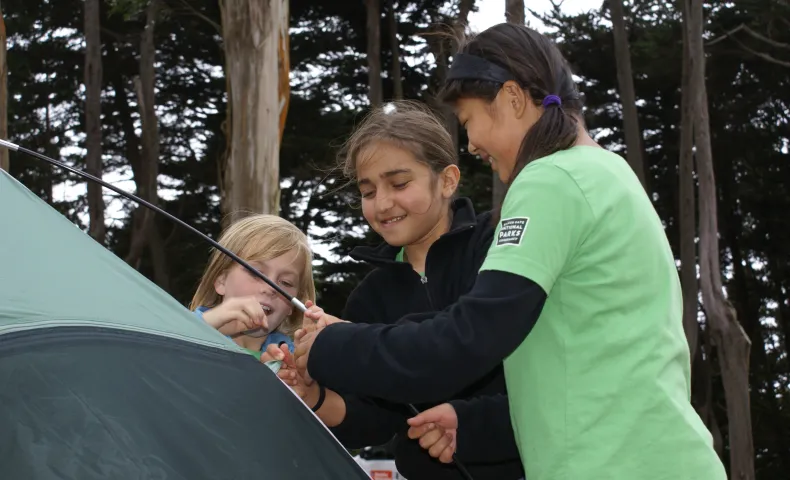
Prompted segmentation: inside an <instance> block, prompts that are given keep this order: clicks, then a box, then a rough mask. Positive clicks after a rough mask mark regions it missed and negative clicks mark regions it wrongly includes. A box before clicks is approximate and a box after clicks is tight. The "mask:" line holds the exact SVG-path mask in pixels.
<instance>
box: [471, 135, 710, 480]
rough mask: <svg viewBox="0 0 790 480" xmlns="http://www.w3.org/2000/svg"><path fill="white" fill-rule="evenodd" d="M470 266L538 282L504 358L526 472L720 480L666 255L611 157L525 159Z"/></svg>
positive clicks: (566, 477) (659, 231)
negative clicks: (531, 317) (524, 331)
mask: <svg viewBox="0 0 790 480" xmlns="http://www.w3.org/2000/svg"><path fill="white" fill-rule="evenodd" d="M481 270H499V271H505V272H511V273H515V274H517V275H521V276H524V277H526V278H529V279H531V280H532V281H534V282H535V283H537V284H538V285H540V286H541V287H542V288H543V289H544V290H545V291H546V292H547V293H548V299H547V300H546V304H545V306H544V308H543V312H542V313H541V315H540V318H539V319H538V321H537V324H536V325H535V327H534V328H533V330H532V332H531V333H530V334H529V336H528V337H527V338H526V339H525V340H524V342H523V343H522V344H521V345H520V346H519V347H518V348H517V349H516V350H515V351H514V352H513V353H512V354H511V355H510V356H509V357H508V358H507V359H505V361H504V366H505V378H506V381H507V389H508V395H509V400H510V412H511V419H512V424H513V429H514V433H515V436H516V441H517V443H518V446H519V450H520V453H521V458H522V461H523V463H524V468H525V471H526V478H527V479H529V480H549V479H550V480H578V479H595V480H604V479H605V480H659V479H661V480H726V474H725V470H724V467H723V465H722V463H721V462H720V460H719V458H718V457H717V455H716V453H715V451H714V450H713V441H712V437H711V435H710V433H709V432H708V430H707V429H706V427H705V425H704V424H703V423H702V421H701V420H700V418H699V416H698V415H697V413H696V412H695V410H694V408H693V407H692V406H691V403H690V400H689V399H690V390H691V387H690V359H689V349H688V345H687V343H686V338H685V335H684V332H683V324H682V299H681V289H680V282H679V279H678V274H677V270H676V267H675V259H674V257H673V255H672V251H671V249H670V246H669V243H668V241H667V238H666V234H665V233H664V229H663V226H662V223H661V220H660V219H659V217H658V215H657V213H656V211H655V210H654V208H653V206H652V204H651V203H650V201H649V199H648V197H647V195H645V192H644V190H643V189H642V186H641V185H640V183H639V181H638V180H637V177H636V176H635V175H634V173H633V172H632V171H631V169H630V167H629V166H628V164H627V163H626V162H625V161H624V160H623V159H622V158H621V157H619V156H617V155H615V154H612V153H610V152H607V151H606V150H603V149H599V148H595V147H583V146H580V147H574V148H571V149H568V150H564V151H561V152H558V153H555V154H553V155H550V156H548V157H545V158H542V159H539V160H537V161H534V162H532V163H531V164H529V165H528V166H527V167H526V168H525V169H524V170H523V171H522V172H521V173H520V174H519V175H518V177H517V178H516V179H515V181H514V182H513V185H512V186H511V188H510V190H509V191H508V193H507V197H506V198H505V201H504V204H503V208H502V220H501V221H500V223H499V225H498V226H497V231H496V236H495V237H494V242H493V243H492V245H491V248H490V251H489V253H488V257H487V258H486V260H485V263H484V264H483V266H482V267H481Z"/></svg>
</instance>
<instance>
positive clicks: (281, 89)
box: [277, 0, 291, 210]
mask: <svg viewBox="0 0 790 480" xmlns="http://www.w3.org/2000/svg"><path fill="white" fill-rule="evenodd" d="M282 8H283V9H284V12H285V13H283V14H282V15H281V19H280V20H281V21H280V23H279V25H278V27H279V28H278V38H277V75H278V78H279V80H280V82H279V83H278V85H277V99H278V103H277V105H278V106H279V108H280V111H279V113H280V136H279V137H278V142H277V150H278V152H277V160H278V162H279V158H280V155H279V149H280V145H282V143H283V135H284V134H285V122H286V120H287V119H288V106H289V105H290V103H291V56H290V53H291V35H290V34H289V32H288V25H289V23H288V15H289V14H288V11H289V10H288V1H287V0H285V1H284V2H283V5H282ZM279 185H280V179H279V174H278V178H277V187H278V191H279ZM279 202H280V196H279V194H278V196H277V210H279Z"/></svg>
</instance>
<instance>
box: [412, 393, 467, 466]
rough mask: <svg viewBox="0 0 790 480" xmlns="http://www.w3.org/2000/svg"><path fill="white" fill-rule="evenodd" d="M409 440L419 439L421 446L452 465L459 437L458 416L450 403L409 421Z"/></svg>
mask: <svg viewBox="0 0 790 480" xmlns="http://www.w3.org/2000/svg"><path fill="white" fill-rule="evenodd" d="M407 423H408V424H409V426H410V428H409V431H408V436H409V438H411V439H413V440H416V439H419V441H420V446H421V447H422V448H424V449H426V450H428V454H429V455H430V456H432V457H433V458H438V459H439V461H440V462H442V463H452V462H453V454H454V453H455V450H456V441H457V435H458V415H457V414H456V413H455V409H454V408H453V406H452V405H450V404H449V403H443V404H441V405H437V406H435V407H433V408H429V409H428V410H425V411H424V412H422V413H420V414H419V415H416V416H414V417H412V418H410V419H408V420H407Z"/></svg>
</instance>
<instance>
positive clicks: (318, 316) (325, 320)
mask: <svg viewBox="0 0 790 480" xmlns="http://www.w3.org/2000/svg"><path fill="white" fill-rule="evenodd" d="M305 306H306V307H307V311H306V312H304V317H305V318H306V319H310V320H312V322H313V324H315V325H317V326H318V327H319V328H324V327H326V326H327V325H332V324H333V323H340V322H345V323H349V322H347V321H346V320H341V319H339V318H337V317H333V316H332V315H329V314H327V313H324V309H323V308H321V307H318V306H316V305H315V304H314V303H313V302H311V301H309V300H308V301H307V303H305Z"/></svg>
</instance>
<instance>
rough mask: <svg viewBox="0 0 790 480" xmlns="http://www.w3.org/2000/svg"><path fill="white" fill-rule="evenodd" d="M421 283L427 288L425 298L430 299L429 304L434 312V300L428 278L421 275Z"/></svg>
mask: <svg viewBox="0 0 790 480" xmlns="http://www.w3.org/2000/svg"><path fill="white" fill-rule="evenodd" d="M420 283H422V286H423V287H425V296H426V297H428V304H429V305H430V306H431V310H433V309H434V306H433V299H432V298H431V291H430V289H429V288H428V277H426V276H423V275H420Z"/></svg>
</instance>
